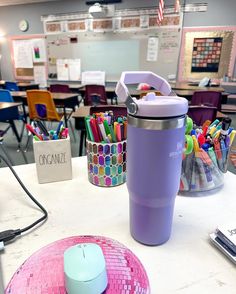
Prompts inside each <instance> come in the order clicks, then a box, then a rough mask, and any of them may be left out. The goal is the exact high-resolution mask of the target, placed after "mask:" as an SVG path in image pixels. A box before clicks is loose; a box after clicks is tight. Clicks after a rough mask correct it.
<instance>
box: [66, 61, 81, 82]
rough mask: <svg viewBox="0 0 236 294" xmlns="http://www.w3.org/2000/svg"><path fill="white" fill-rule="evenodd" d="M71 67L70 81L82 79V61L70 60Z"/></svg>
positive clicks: (69, 65)
mask: <svg viewBox="0 0 236 294" xmlns="http://www.w3.org/2000/svg"><path fill="white" fill-rule="evenodd" d="M68 67H69V80H70V81H78V80H79V79H80V72H81V66H80V59H69V60H68Z"/></svg>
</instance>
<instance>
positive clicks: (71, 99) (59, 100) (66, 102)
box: [11, 91, 79, 127]
mask: <svg viewBox="0 0 236 294" xmlns="http://www.w3.org/2000/svg"><path fill="white" fill-rule="evenodd" d="M51 94H52V98H53V100H54V102H55V105H56V106H57V105H58V106H63V114H64V120H65V127H68V117H67V114H66V108H67V107H68V108H73V109H74V110H75V107H76V106H78V105H79V102H78V94H77V93H51ZM11 95H12V97H14V99H15V100H16V101H17V100H19V101H21V102H22V103H23V105H27V99H26V92H25V91H13V92H11Z"/></svg>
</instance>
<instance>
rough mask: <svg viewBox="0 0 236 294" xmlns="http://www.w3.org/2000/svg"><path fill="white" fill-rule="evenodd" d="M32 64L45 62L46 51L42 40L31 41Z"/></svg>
mask: <svg viewBox="0 0 236 294" xmlns="http://www.w3.org/2000/svg"><path fill="white" fill-rule="evenodd" d="M31 48H32V56H33V62H46V61H47V57H46V49H45V40H44V39H33V40H32V41H31Z"/></svg>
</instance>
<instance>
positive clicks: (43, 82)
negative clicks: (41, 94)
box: [34, 65, 47, 88]
mask: <svg viewBox="0 0 236 294" xmlns="http://www.w3.org/2000/svg"><path fill="white" fill-rule="evenodd" d="M34 82H35V83H36V84H39V88H46V87H47V75H46V66H45V65H37V66H34Z"/></svg>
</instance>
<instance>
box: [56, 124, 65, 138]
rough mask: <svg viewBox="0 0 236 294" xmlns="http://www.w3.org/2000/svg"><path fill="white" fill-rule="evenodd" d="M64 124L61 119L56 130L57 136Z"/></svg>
mask: <svg viewBox="0 0 236 294" xmlns="http://www.w3.org/2000/svg"><path fill="white" fill-rule="evenodd" d="M62 125H63V121H60V122H59V124H58V126H57V130H56V134H57V136H58V135H59V132H60V130H61V127H62Z"/></svg>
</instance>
